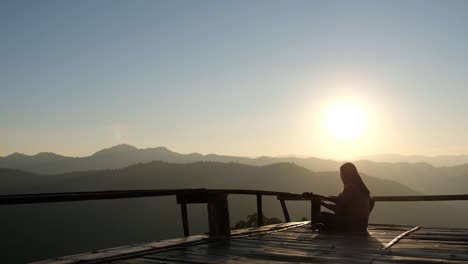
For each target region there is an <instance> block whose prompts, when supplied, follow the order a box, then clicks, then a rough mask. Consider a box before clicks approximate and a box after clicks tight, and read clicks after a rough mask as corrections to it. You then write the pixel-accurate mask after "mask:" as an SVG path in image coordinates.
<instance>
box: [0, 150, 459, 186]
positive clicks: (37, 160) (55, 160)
mask: <svg viewBox="0 0 468 264" xmlns="http://www.w3.org/2000/svg"><path fill="white" fill-rule="evenodd" d="M152 161H163V162H169V163H194V162H222V163H232V162H234V163H240V164H246V165H255V166H265V165H269V164H273V163H278V162H289V163H294V164H297V165H299V166H302V167H304V168H307V169H309V170H311V171H315V172H322V171H338V169H339V166H340V165H341V164H342V162H338V161H335V160H326V159H320V158H298V157H265V156H264V157H259V158H247V157H236V156H225V155H217V154H207V155H202V154H199V153H190V154H180V153H177V152H174V151H171V150H169V149H167V148H166V147H156V148H146V149H138V148H136V147H134V146H131V145H127V144H122V145H117V146H114V147H110V148H106V149H103V150H100V151H97V152H96V153H94V154H93V155H90V156H87V157H76V158H74V157H66V156H61V155H57V154H54V153H44V152H43V153H39V154H36V155H33V156H28V155H24V154H19V153H14V154H12V155H9V156H7V157H3V158H0V168H11V169H18V170H24V171H28V172H34V173H42V174H58V173H67V172H73V171H88V170H105V169H120V168H124V167H127V166H131V165H134V164H138V163H148V162H152ZM355 164H356V166H357V167H358V169H359V170H360V171H361V172H363V173H366V174H368V175H372V176H375V177H378V178H381V179H387V180H393V181H396V182H399V183H402V184H404V185H406V186H408V187H410V188H412V189H414V190H416V191H419V192H421V193H426V194H454V193H468V185H467V184H466V183H467V182H468V164H463V165H457V166H451V167H448V166H447V167H434V166H433V165H430V164H428V163H406V162H398V163H388V162H375V161H369V160H358V161H355Z"/></svg>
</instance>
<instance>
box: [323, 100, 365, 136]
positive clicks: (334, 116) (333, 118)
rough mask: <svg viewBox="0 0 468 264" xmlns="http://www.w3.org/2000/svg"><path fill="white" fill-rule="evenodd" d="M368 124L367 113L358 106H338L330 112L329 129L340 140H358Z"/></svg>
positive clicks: (333, 107)
mask: <svg viewBox="0 0 468 264" xmlns="http://www.w3.org/2000/svg"><path fill="white" fill-rule="evenodd" d="M366 122H367V120H366V112H365V111H364V110H363V109H362V108H361V107H360V106H359V105H356V104H337V105H334V106H332V107H331V108H330V109H329V110H328V115H327V123H328V128H329V130H330V132H331V133H332V134H333V136H335V137H336V138H338V139H345V140H352V139H356V138H358V137H359V136H361V135H362V133H363V132H364V130H365V128H366Z"/></svg>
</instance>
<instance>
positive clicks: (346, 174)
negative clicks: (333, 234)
mask: <svg viewBox="0 0 468 264" xmlns="http://www.w3.org/2000/svg"><path fill="white" fill-rule="evenodd" d="M340 175H341V180H342V181H343V192H342V193H341V194H340V195H339V196H338V198H337V199H327V200H328V201H329V202H332V203H326V202H323V201H322V202H321V204H322V206H324V207H326V208H328V209H329V210H331V211H333V212H334V213H327V212H322V213H321V216H320V218H319V219H318V221H317V223H320V224H318V225H316V227H318V228H319V229H320V228H322V229H325V230H327V231H337V232H367V224H368V221H369V214H370V212H371V211H372V209H373V207H374V200H373V199H372V198H371V197H370V191H369V189H368V188H367V187H366V185H365V184H364V182H363V181H362V179H361V176H360V175H359V173H358V171H357V169H356V166H354V164H352V163H345V164H343V165H342V166H341V167H340Z"/></svg>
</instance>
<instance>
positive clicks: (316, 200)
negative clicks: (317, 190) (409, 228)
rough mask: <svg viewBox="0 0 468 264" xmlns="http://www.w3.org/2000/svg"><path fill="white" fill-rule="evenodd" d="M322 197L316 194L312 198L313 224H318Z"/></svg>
mask: <svg viewBox="0 0 468 264" xmlns="http://www.w3.org/2000/svg"><path fill="white" fill-rule="evenodd" d="M320 201H321V200H320V197H318V196H314V197H312V199H311V200H310V218H311V221H312V224H316V223H317V220H318V217H319V215H320V206H321V205H320Z"/></svg>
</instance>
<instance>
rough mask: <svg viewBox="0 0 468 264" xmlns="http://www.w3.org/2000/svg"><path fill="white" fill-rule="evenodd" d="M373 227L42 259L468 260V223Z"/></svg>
mask: <svg viewBox="0 0 468 264" xmlns="http://www.w3.org/2000/svg"><path fill="white" fill-rule="evenodd" d="M408 231H409V232H408ZM368 232H369V236H367V237H362V236H342V235H331V234H323V233H318V232H315V231H314V232H313V231H311V230H310V225H308V224H307V222H295V223H287V224H278V225H271V226H264V227H261V228H252V229H243V230H237V231H233V235H232V237H230V238H229V239H210V238H208V237H206V236H192V237H188V238H182V239H173V240H166V241H160V242H154V243H147V244H142V245H132V246H125V247H120V248H113V249H107V250H100V251H96V252H90V253H86V254H80V255H74V256H68V257H62V258H58V259H55V260H46V261H41V262H36V264H39V263H40V264H76V263H87V264H88V263H89V264H91V263H114V264H157V263H169V264H175V263H192V264H195V263H229V264H232V263H275V264H278V263H375V264H378V263H468V230H465V229H436V228H414V227H411V226H393V225H371V226H369V229H368ZM405 232H406V233H405ZM402 234H406V235H405V236H401V235H402Z"/></svg>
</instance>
